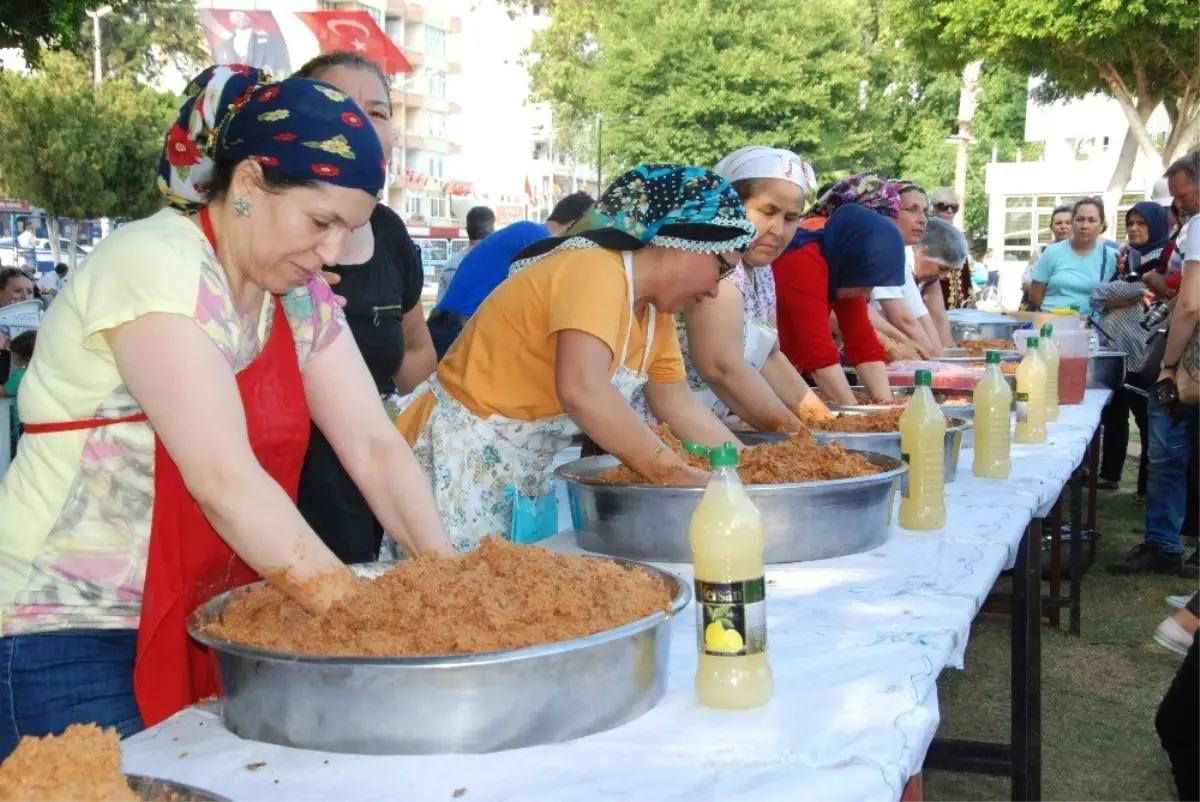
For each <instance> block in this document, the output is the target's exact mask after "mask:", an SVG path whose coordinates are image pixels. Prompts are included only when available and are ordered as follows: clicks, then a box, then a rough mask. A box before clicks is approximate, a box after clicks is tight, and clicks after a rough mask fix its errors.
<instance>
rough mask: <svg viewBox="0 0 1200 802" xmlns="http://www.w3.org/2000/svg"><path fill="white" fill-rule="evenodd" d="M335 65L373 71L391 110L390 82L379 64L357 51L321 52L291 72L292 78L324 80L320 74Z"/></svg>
mask: <svg viewBox="0 0 1200 802" xmlns="http://www.w3.org/2000/svg"><path fill="white" fill-rule="evenodd" d="M335 67H349V68H350V69H352V70H365V71H366V72H370V73H373V74H374V75H375V77H376V78H378V79H379V83H381V84H383V89H384V94H385V95H387V99H388V101H387V104H388V111H391V110H392V92H391V87H392V85H391V82H390V81H388V77H387V75H385V74H384V72H383V70H382V69H380V67H379V65H378V64H376V63H375V62H374V61H371V60H370V59H368V58H364V57H362V56H360V55H359V54H358V53H351V52H350V51H348V50H339V51H337V52H336V53H323V54H321V55H319V56H317V57H316V58H313V59H309V60H308V62H307V63H306V64H305V65H304V66H303V67H301V68H300V69H298V70H296V72H295V73H293V75H292V77H293V78H314V79H316V80H318V81H320V80H324V79H322V78H321V74H322V73H324V72H326V71H327V70H332V69H334V68H335Z"/></svg>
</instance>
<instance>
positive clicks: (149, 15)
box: [80, 0, 210, 79]
mask: <svg viewBox="0 0 1200 802" xmlns="http://www.w3.org/2000/svg"><path fill="white" fill-rule="evenodd" d="M111 5H112V7H113V10H112V13H110V14H108V15H106V16H104V17H102V18H101V19H100V57H101V60H102V61H103V70H104V78H105V79H109V78H120V77H125V76H132V77H140V78H152V77H153V76H155V75H157V74H159V73H160V72H162V70H163V68H164V67H166V66H167V65H168V63H171V62H174V63H175V64H176V65H177V66H179V68H180V70H181V71H182V72H183V73H184V75H187V76H189V77H190V76H191V74H192V73H194V72H197V71H198V70H199V68H200V67H201V66H203V65H205V64H207V63H208V62H209V60H210V59H209V53H208V46H207V44H206V43H205V41H204V35H203V33H202V29H201V27H200V22H199V19H198V18H197V16H196V8H195V4H194V3H190V2H185V0H112V2H111ZM92 41H93V40H92V25H91V23H90V21H89V23H88V24H87V25H85V26H84V27H83V31H82V35H81V37H80V44H81V47H82V48H83V49H84V50H85V51H87V50H90V48H91V47H92Z"/></svg>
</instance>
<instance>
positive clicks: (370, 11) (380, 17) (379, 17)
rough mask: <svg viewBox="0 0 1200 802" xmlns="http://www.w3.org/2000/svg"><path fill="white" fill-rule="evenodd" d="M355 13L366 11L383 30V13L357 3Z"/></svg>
mask: <svg viewBox="0 0 1200 802" xmlns="http://www.w3.org/2000/svg"><path fill="white" fill-rule="evenodd" d="M354 10H355V11H365V12H367V13H368V14H370V15H371V19H373V20H375V24H376V25H378V26H379V27H380V28H383V12H382V11H380V10H379V9H377V8H374V7H372V6H369V5H367V4H366V3H355V4H354Z"/></svg>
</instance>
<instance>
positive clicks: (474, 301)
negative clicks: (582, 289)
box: [429, 192, 594, 361]
mask: <svg viewBox="0 0 1200 802" xmlns="http://www.w3.org/2000/svg"><path fill="white" fill-rule="evenodd" d="M593 202H594V201H593V200H592V198H591V196H589V195H587V194H585V193H583V192H577V193H575V194H574V195H568V196H567V197H565V198H563V199H562V200H561V201H559V202H558V204H557V205H556V206H555V207H554V210H553V211H552V212H551V213H550V217H549V219H548V220H547V221H546V225H541V224H540V223H532V222H529V221H528V220H522V221H520V222H517V223H513V224H512V225H510V226H506V227H505V228H502V229H500V230H499V231H497V232H496V233H494V234H492V235H491V236H489V237H488V238H486V239H485V240H483V241H482V242H480V243H479V244H478V245H476V246H475V247H474V248H472V249H471V250H470V251H469V252H468V253H467V255H466V256H465V257H464V258H463V260H462V262H461V263H460V264H459V266H458V270H457V271H456V272H455V274H454V278H453V280H452V281H451V282H450V286H449V287H447V289H446V293H445V295H444V296H443V297H442V298H441V299H440V300H439V301H438V304H437V307H436V308H435V309H434V310H433V312H432V313H430V315H429V333H430V335H431V336H432V337H433V346H434V349H435V350H436V351H437V356H438V360H439V361H440V360H441V359H442V357H444V356H445V355H446V352H447V351H448V350H450V346H451V345H453V344H454V341H455V340H456V339H458V335H459V334H460V333H461V332H462V330H463V327H464V326H466V325H467V321H468V320H470V319H471V316H472V315H474V314H475V310H476V309H478V308H479V305H480V304H482V303H483V302H484V299H486V298H487V297H488V296H489V295H491V294H492V290H494V289H496V287H498V286H500V282H502V281H504V279H506V278H508V268H509V266H510V265H511V264H512V261H513V259H514V258H516V256H517V254H518V253H520V252H521V251H523V250H525V249H526V248H527V247H529V246H530V245H532V244H533V243H535V242H537V241H538V240H542V239H545V238H546V237H550V236H560V235H561V234H563V233H565V232H566V231H567V230H568V229H569V228H570V227H571V226H572V225H574V224H575V222H576V221H577V220H578V219H579V218H581V217H583V215H584V214H585V213H586V212H587V210H588V209H589V208H591V205H592V203H593Z"/></svg>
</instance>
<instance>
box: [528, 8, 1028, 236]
mask: <svg viewBox="0 0 1200 802" xmlns="http://www.w3.org/2000/svg"><path fill="white" fill-rule="evenodd" d="M508 5H509V8H510V10H512V11H513V12H514V13H517V12H520V11H522V10H528V8H529V3H528V2H524V0H510V2H509V4H508ZM550 9H551V24H550V25H549V26H548V27H547V28H546V29H545V30H544V31H543V32H542V33H540V34H538V35H537V36H536V37H535V39H534V42H533V45H532V47H531V49H530V54H529V55H530V70H531V73H532V77H533V87H534V93H535V95H536V96H537V97H538V98H540V99H544V100H548V101H550V102H551V104H552V105H553V107H554V111H555V116H556V120H557V122H558V125H559V127H560V130H561V129H566V130H570V131H576V132H585V133H587V134H589V135H588V136H585V137H578V138H579V139H580V140H581V141H584V142H586V144H585V145H584V152H583V153H581V154H577V155H578V156H579V157H581V158H582V159H585V160H587V161H589V162H590V161H592V160H594V158H595V156H594V154H595V152H596V140H595V137H594V136H591V135H590V134H591V132H593V131H594V129H595V123H596V121H597V120H598V119H602V120H603V131H602V133H603V150H604V154H605V170H604V174H605V176H611V175H613V174H614V172H615V171H618V170H621V169H625V168H627V167H629V166H631V165H632V164H635V163H637V162H640V161H672V162H689V163H693V164H713V163H715V162H716V161H717V160H718V159H719V158H720V157H721V156H723V155H724V154H725V153H728V152H729V151H731V150H733V149H735V148H737V147H741V146H743V145H747V144H769V145H777V146H782V147H789V148H794V149H795V150H796V151H797V152H799V153H801V154H802V155H803V156H805V157H806V158H808V159H809V160H810V161H812V162H813V164H814V166H815V167H816V169H817V172H818V179H819V180H820V181H821V182H825V181H829V180H834V179H837V178H842V177H845V176H846V175H849V174H850V173H853V172H857V171H860V170H867V169H872V170H878V171H880V172H882V173H884V174H886V175H891V176H896V177H904V178H908V179H910V180H913V181H916V182H917V183H919V184H921V185H922V186H924V187H927V188H929V189H932V188H933V187H937V186H945V185H949V184H952V183H953V177H954V148H953V147H952V146H951V145H948V144H946V139H947V137H949V136H951V135H952V134H953V133H955V132H956V130H957V120H956V117H957V111H958V97H959V87H960V79H959V72H958V71H957V70H955V69H951V68H949V67H945V68H932V67H930V66H928V65H927V64H925V63H922V62H920V61H918V60H917V59H915V58H913V56H912V55H911V54H910V53H909V52H907V51H905V50H904V49H903V48H902V47H900V46H899V45H898V43H897V41H896V39H895V37H894V36H893V35H891V34H890V32H889V31H888V30H887V29H886V27H885V25H884V19H883V7H882V0H834V2H831V3H827V4H819V5H810V6H806V7H805V11H804V13H803V14H798V13H796V9H795V4H794V3H791V2H783V0H778V1H777V0H766V1H765V2H763V1H762V0H759V1H758V2H744V1H742V0H725V1H724V2H721V1H720V0H700V1H699V2H684V1H683V0H569V1H568V2H563V1H562V0H560V2H557V3H554V4H552V5H551V6H550ZM981 89H982V91H981V97H980V102H981V105H980V109H979V112H978V114H977V115H976V120H975V127H974V132H973V133H974V136H975V138H976V140H977V144H976V145H975V147H974V149H973V150H972V152H971V169H970V172H969V175H968V192H967V199H966V203H967V218H966V220H967V228H968V231H969V232H972V233H975V234H976V236H978V235H979V234H980V233H981V232H982V231H984V230H985V229H986V224H987V209H986V206H987V199H986V196H985V195H984V192H983V187H984V165H985V163H986V162H987V161H988V160H989V159H990V158H991V154H992V149H993V147H994V148H995V149H996V151H997V153H998V155H999V156H1000V157H1001V158H1005V159H1012V158H1013V157H1015V155H1016V151H1017V149H1018V148H1021V147H1022V141H1023V138H1024V127H1025V103H1026V94H1027V93H1026V75H1025V74H1024V73H1017V72H1014V71H1012V70H1010V69H1007V68H1006V67H1004V66H1003V65H1000V64H995V65H987V67H986V68H985V70H984V75H983V79H982V87H981ZM1027 152H1028V148H1027ZM1030 155H1031V156H1032V155H1033V154H1030Z"/></svg>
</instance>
